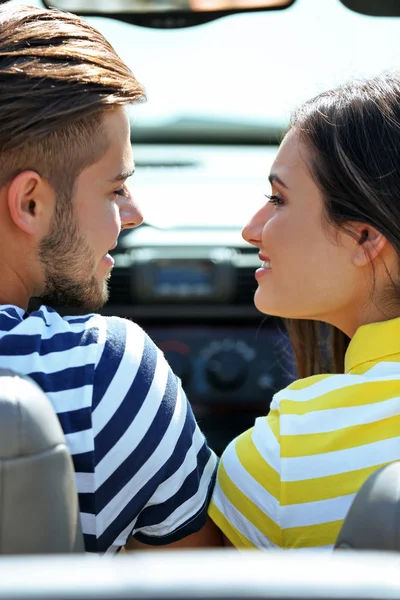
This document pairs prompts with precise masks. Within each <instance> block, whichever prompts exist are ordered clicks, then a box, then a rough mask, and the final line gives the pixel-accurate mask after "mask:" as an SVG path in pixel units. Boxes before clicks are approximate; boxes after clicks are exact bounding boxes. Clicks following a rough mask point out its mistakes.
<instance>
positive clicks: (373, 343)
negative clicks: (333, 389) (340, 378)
mask: <svg viewBox="0 0 400 600" xmlns="http://www.w3.org/2000/svg"><path fill="white" fill-rule="evenodd" d="M393 354H400V318H397V319H391V320H390V321H382V322H379V323H369V324H368V325H362V326H361V327H359V328H358V329H357V331H356V333H355V334H354V336H353V338H352V339H351V341H350V344H349V346H348V348H347V352H346V356H345V359H344V372H345V373H348V372H349V371H351V370H352V369H354V368H355V367H358V366H359V365H361V364H363V363H366V362H371V361H372V362H378V361H379V360H382V359H383V358H384V357H385V356H390V355H393Z"/></svg>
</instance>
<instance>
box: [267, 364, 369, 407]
mask: <svg viewBox="0 0 400 600" xmlns="http://www.w3.org/2000/svg"><path fill="white" fill-rule="evenodd" d="M355 383H358V382H356V381H355V378H354V376H352V375H349V374H343V373H340V374H332V373H324V374H319V375H312V376H311V377H305V378H303V379H297V380H296V381H293V382H292V383H291V384H290V385H288V386H287V387H286V388H284V389H282V390H281V391H279V392H278V393H276V394H275V395H274V397H273V400H272V403H271V410H280V409H281V407H282V403H283V402H286V403H301V404H303V405H304V407H303V409H302V412H303V411H305V410H306V407H308V408H309V409H310V410H313V409H315V408H317V406H318V405H319V403H320V402H323V403H325V400H324V398H326V397H327V396H332V394H334V395H335V396H336V395H337V393H338V392H339V390H344V389H347V390H348V389H349V387H351V386H353V385H354V384H355Z"/></svg>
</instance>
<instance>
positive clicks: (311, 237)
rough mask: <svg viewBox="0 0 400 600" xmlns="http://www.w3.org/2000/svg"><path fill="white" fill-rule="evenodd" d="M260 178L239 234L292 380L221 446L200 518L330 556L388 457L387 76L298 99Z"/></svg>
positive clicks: (399, 185) (395, 147)
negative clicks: (262, 189)
mask: <svg viewBox="0 0 400 600" xmlns="http://www.w3.org/2000/svg"><path fill="white" fill-rule="evenodd" d="M269 179H270V182H271V186H272V193H271V195H270V196H267V198H268V202H267V203H266V204H265V205H264V206H263V207H262V208H261V209H260V210H259V211H258V212H257V213H256V214H255V215H254V216H253V218H252V219H251V220H250V222H249V223H248V224H247V225H246V227H245V228H244V230H243V237H244V238H245V240H246V241H248V242H249V243H250V244H253V245H254V246H257V247H258V248H259V257H260V261H261V263H262V265H261V268H260V269H258V270H257V271H256V273H255V277H256V280H257V282H258V289H257V291H256V293H255V304H256V306H257V308H258V309H259V310H260V311H262V312H264V313H266V314H269V315H277V316H280V317H284V318H286V319H290V321H289V322H288V325H289V333H290V335H291V340H292V344H293V348H294V353H295V356H296V361H297V366H298V372H299V376H300V377H301V379H299V380H298V381H296V382H295V383H293V384H291V385H290V386H289V387H288V388H286V389H284V390H282V391H281V392H279V393H278V394H276V395H275V396H274V398H273V401H272V403H271V410H270V413H269V414H268V416H267V417H265V418H259V419H257V421H256V423H255V425H254V427H253V428H252V429H251V430H249V431H247V432H246V433H244V434H243V435H241V436H239V437H238V438H237V439H236V440H234V441H233V442H232V443H231V444H230V445H229V446H228V448H227V449H226V450H225V452H224V454H223V456H222V458H221V464H220V467H219V473H218V482H217V484H216V488H215V491H214V495H213V499H212V503H211V505H210V509H209V512H210V515H211V517H212V519H213V520H214V521H215V523H216V524H217V525H218V526H219V527H220V529H221V530H222V532H223V533H224V535H225V538H226V540H227V543H228V544H233V545H234V546H236V547H238V548H253V547H256V548H270V547H281V548H316V547H318V548H332V547H333V544H334V542H335V539H336V537H337V535H338V532H339V530H340V527H341V525H342V522H343V519H344V517H345V516H346V513H347V511H348V509H349V507H350V504H351V502H352V500H353V498H354V496H355V494H356V492H357V490H358V489H359V488H360V487H361V485H362V484H363V482H364V481H365V480H366V479H367V477H368V476H369V475H370V474H371V473H372V472H373V471H375V470H376V469H377V468H378V467H380V466H381V465H383V464H386V463H389V462H392V461H394V460H399V459H400V437H399V433H400V268H399V267H400V77H398V78H396V77H395V76H382V77H379V78H374V79H370V80H366V81H360V82H353V83H350V84H348V85H345V86H342V87H340V88H338V89H335V90H331V91H328V92H325V93H323V94H320V95H319V96H318V97H316V98H314V99H312V100H310V101H309V102H307V103H305V104H304V106H302V107H301V108H300V109H299V110H297V111H296V112H295V114H294V115H293V117H292V119H291V126H290V129H289V132H288V133H287V135H286V136H285V138H284V140H283V142H282V144H281V146H280V149H279V152H278V155H277V157H276V160H275V162H274V164H273V166H272V170H271V174H270V176H269ZM321 322H323V323H326V324H328V325H329V326H332V330H333V335H332V337H331V342H332V344H331V348H328V347H327V345H326V344H325V343H324V339H326V331H327V326H322V327H320V326H319V324H320V323H321ZM319 338H321V339H319ZM347 346H348V347H347ZM327 362H331V367H330V368H329V369H327V371H328V374H321V373H322V369H323V365H324V364H325V365H326V363H327Z"/></svg>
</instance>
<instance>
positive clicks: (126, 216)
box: [119, 194, 143, 229]
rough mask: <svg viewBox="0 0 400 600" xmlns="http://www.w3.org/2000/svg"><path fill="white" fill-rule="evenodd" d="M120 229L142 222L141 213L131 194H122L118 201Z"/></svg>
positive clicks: (135, 225)
mask: <svg viewBox="0 0 400 600" xmlns="http://www.w3.org/2000/svg"><path fill="white" fill-rule="evenodd" d="M119 215H120V219H121V229H130V228H132V227H137V226H138V225H140V224H141V223H143V214H142V211H141V210H140V207H139V205H138V204H137V202H135V200H134V199H133V198H132V196H131V195H130V194H129V196H122V197H121V201H120V203H119Z"/></svg>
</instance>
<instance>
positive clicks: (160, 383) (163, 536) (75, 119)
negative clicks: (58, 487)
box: [0, 5, 220, 553]
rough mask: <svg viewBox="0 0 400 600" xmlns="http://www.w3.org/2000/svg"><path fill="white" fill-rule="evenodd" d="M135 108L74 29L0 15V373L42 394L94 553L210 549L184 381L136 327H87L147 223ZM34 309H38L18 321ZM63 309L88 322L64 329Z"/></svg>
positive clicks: (140, 96) (108, 65) (102, 57)
mask: <svg viewBox="0 0 400 600" xmlns="http://www.w3.org/2000/svg"><path fill="white" fill-rule="evenodd" d="M144 99H145V93H144V91H143V88H142V87H141V85H140V83H139V82H138V81H137V80H136V79H135V77H134V76H133V75H132V73H131V72H130V70H129V69H128V67H127V66H126V65H125V64H124V63H123V62H122V61H121V60H120V59H119V57H118V56H117V54H116V53H115V51H114V49H113V48H112V47H111V46H110V44H109V43H108V42H107V41H106V40H105V39H104V37H103V36H102V35H101V34H100V33H99V32H98V31H97V30H95V29H94V28H93V27H91V26H90V25H89V24H88V23H86V22H85V21H83V20H82V19H80V18H78V17H76V16H74V15H71V14H68V13H63V12H58V11H53V10H46V9H40V8H34V7H29V6H11V5H5V6H3V7H1V9H0V257H1V258H0V366H1V367H4V368H11V369H13V370H15V371H17V372H20V373H22V374H26V375H29V376H31V377H32V378H33V379H34V380H35V381H36V382H37V383H38V384H39V385H40V386H41V387H42V389H43V390H44V391H45V392H46V393H47V395H48V396H49V398H50V400H51V402H52V404H53V406H54V408H55V410H56V412H57V414H58V417H59V419H60V422H61V425H62V427H63V430H64V432H65V435H66V439H67V442H68V445H69V448H70V451H71V453H72V456H73V460H74V466H75V471H76V483H77V488H78V493H79V501H80V509H81V520H82V527H83V533H84V539H85V547H86V550H87V551H89V552H97V553H112V552H116V551H118V550H119V549H120V548H121V547H122V546H127V547H128V548H137V547H145V546H149V545H153V546H159V545H164V544H168V547H171V546H172V547H175V546H186V547H189V546H200V545H207V546H209V545H216V544H220V537H219V532H218V530H217V529H216V527H215V526H214V525H213V523H212V522H211V521H210V520H208V519H207V505H208V501H209V497H210V493H211V491H212V486H213V483H214V476H215V468H216V457H215V455H214V454H213V453H212V452H211V451H210V449H209V448H208V447H207V444H206V441H205V439H204V437H203V435H202V434H201V432H200V431H199V429H198V427H197V425H196V422H195V420H194V417H193V414H192V412H191V409H190V406H189V404H188V402H187V399H186V396H185V394H184V392H183V390H182V388H181V385H180V382H179V380H178V379H177V378H176V376H175V375H174V374H173V373H172V371H171V370H170V368H169V366H168V364H167V363H166V361H165V359H164V357H163V354H162V353H161V352H160V351H159V350H158V349H157V347H156V346H155V345H154V344H153V343H152V342H151V340H150V339H149V338H148V337H147V336H146V334H145V333H144V332H143V330H142V329H141V328H140V327H139V326H137V325H136V324H134V323H132V322H131V321H128V320H124V319H119V318H116V317H115V318H114V317H110V318H105V317H102V316H100V315H96V314H95V311H96V310H98V309H99V308H100V307H101V306H102V305H103V303H104V302H105V301H106V300H107V279H108V278H109V276H110V271H111V268H112V265H113V260H112V258H111V256H110V255H109V252H110V250H112V249H113V248H114V247H115V245H116V243H117V239H118V235H119V233H120V231H121V229H124V228H127V227H136V226H137V225H139V224H140V223H141V222H142V215H141V213H140V211H139V209H138V207H137V206H136V204H135V202H134V200H133V199H132V197H131V195H130V192H129V190H128V189H127V187H126V184H125V181H126V179H127V177H128V176H129V175H131V173H132V172H133V168H134V165H133V157H132V150H131V145H130V130H129V120H128V117H127V114H126V112H125V107H126V105H128V104H130V103H132V102H139V101H142V100H144ZM32 297H39V298H41V299H42V302H43V304H42V306H41V307H40V309H39V310H36V311H34V312H31V313H28V312H27V310H28V303H29V301H30V299H31V298H32ZM60 304H63V305H65V306H74V307H79V308H80V309H82V310H83V312H86V313H87V314H85V316H80V317H77V316H69V317H61V316H60V315H59V314H58V313H57V312H55V311H54V310H52V309H51V308H49V306H55V305H60ZM46 305H47V306H46Z"/></svg>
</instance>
